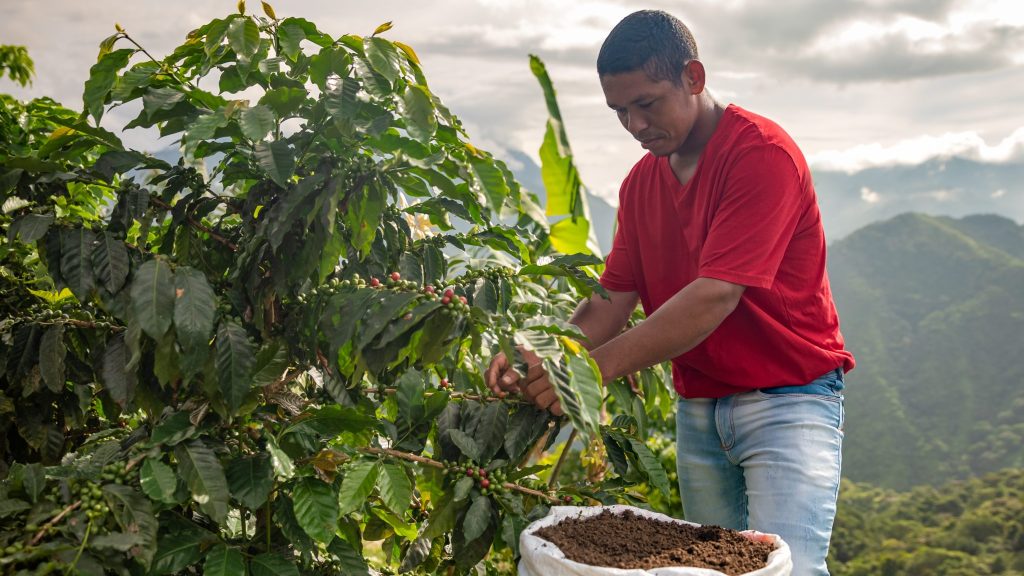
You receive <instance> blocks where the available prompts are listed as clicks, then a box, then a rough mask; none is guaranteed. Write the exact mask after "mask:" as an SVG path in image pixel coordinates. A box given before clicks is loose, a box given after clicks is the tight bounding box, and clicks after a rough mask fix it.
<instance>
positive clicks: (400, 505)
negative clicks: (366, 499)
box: [377, 462, 412, 516]
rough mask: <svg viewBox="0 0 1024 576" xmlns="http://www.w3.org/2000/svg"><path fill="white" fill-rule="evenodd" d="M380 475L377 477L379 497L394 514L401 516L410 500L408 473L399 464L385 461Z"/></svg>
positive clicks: (410, 488) (410, 491)
mask: <svg viewBox="0 0 1024 576" xmlns="http://www.w3.org/2000/svg"><path fill="white" fill-rule="evenodd" d="M380 471H381V473H380V476H378V478H377V487H378V488H379V489H380V498H381V500H383V501H384V504H385V505H386V506H387V507H388V509H390V510H391V511H392V512H394V513H395V514H397V515H399V516H401V515H403V514H405V511H406V510H408V509H409V504H410V503H411V502H412V483H411V482H409V475H408V474H407V473H406V471H405V467H404V466H402V465H401V464H397V463H390V462H385V463H384V464H382V465H381V469H380Z"/></svg>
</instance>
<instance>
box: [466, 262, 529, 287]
mask: <svg viewBox="0 0 1024 576" xmlns="http://www.w3.org/2000/svg"><path fill="white" fill-rule="evenodd" d="M515 275H516V272H515V270H512V269H511V268H509V267H508V266H488V267H486V268H479V269H477V270H470V271H468V272H466V273H465V274H463V275H462V276H461V277H459V280H458V282H459V283H460V284H472V283H473V282H476V281H477V280H479V279H481V278H486V279H488V280H500V279H502V278H512V277H513V276H515Z"/></svg>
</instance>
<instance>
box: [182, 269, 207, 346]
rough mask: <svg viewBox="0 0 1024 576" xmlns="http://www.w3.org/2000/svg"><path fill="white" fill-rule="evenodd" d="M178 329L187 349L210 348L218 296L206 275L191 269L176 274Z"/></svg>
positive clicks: (183, 344)
mask: <svg viewBox="0 0 1024 576" xmlns="http://www.w3.org/2000/svg"><path fill="white" fill-rule="evenodd" d="M174 296H175V300H174V330H175V333H176V334H177V336H178V342H180V343H181V345H182V348H184V349H186V350H194V349H197V348H205V347H208V346H209V345H210V335H211V334H212V333H213V320H214V318H215V316H216V308H217V297H216V296H215V295H214V293H213V289H212V288H210V284H209V283H208V282H207V281H206V275H205V274H203V273H202V272H200V271H199V270H196V269H195V268H191V267H188V266H182V267H180V268H178V269H177V270H175V271H174Z"/></svg>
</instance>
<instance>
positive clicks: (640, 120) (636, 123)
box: [626, 112, 650, 136]
mask: <svg viewBox="0 0 1024 576" xmlns="http://www.w3.org/2000/svg"><path fill="white" fill-rule="evenodd" d="M649 125H650V124H649V123H648V122H647V118H646V117H644V115H643V114H641V113H639V112H630V113H629V115H628V116H627V117H626V130H629V133H630V134H632V135H633V136H636V135H637V134H640V133H641V132H643V131H644V130H646V129H647V127H648V126H649Z"/></svg>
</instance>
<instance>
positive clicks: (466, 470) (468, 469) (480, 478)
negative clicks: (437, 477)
mask: <svg viewBox="0 0 1024 576" xmlns="http://www.w3.org/2000/svg"><path fill="white" fill-rule="evenodd" d="M442 463H443V464H444V465H445V467H444V469H443V470H442V472H443V473H444V474H446V475H452V476H456V477H458V476H467V477H469V478H473V479H475V480H476V487H477V488H478V489H479V490H480V493H481V494H483V495H484V496H487V495H489V494H501V493H502V492H506V491H508V489H507V488H505V486H504V484H505V473H504V472H502V471H501V470H495V471H494V472H489V471H488V470H487V469H486V468H483V467H481V466H477V465H476V463H474V462H472V461H471V462H468V463H459V462H454V461H451V460H445V461H443V462H442Z"/></svg>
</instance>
